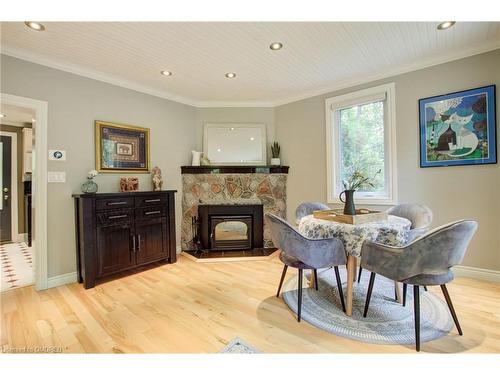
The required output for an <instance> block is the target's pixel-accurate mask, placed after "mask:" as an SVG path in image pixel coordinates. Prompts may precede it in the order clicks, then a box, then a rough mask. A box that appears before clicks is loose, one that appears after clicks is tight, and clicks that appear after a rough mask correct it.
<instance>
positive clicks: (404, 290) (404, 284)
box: [403, 283, 408, 306]
mask: <svg viewBox="0 0 500 375" xmlns="http://www.w3.org/2000/svg"><path fill="white" fill-rule="evenodd" d="M407 291H408V284H406V283H403V306H406V292H407Z"/></svg>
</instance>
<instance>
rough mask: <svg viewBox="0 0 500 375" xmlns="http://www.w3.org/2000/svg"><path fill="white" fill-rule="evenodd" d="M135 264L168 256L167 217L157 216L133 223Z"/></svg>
mask: <svg viewBox="0 0 500 375" xmlns="http://www.w3.org/2000/svg"><path fill="white" fill-rule="evenodd" d="M135 233H136V237H137V248H136V256H137V264H142V263H148V262H154V261H155V260H159V259H162V258H163V259H165V258H167V257H168V254H169V253H168V241H167V219H166V218H165V217H158V218H155V219H150V220H140V221H137V222H136V223H135Z"/></svg>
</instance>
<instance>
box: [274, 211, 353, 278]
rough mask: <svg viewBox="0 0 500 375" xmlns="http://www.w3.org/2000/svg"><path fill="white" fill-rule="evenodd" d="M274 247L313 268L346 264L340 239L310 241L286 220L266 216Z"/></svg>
mask: <svg viewBox="0 0 500 375" xmlns="http://www.w3.org/2000/svg"><path fill="white" fill-rule="evenodd" d="M265 218H266V222H267V224H268V225H269V229H270V232H271V239H272V240H273V243H274V246H276V247H277V248H279V249H280V250H281V251H283V252H284V253H285V254H287V255H289V256H292V257H294V258H297V259H298V260H300V261H301V262H302V263H304V264H307V265H309V266H311V267H312V268H323V267H329V266H332V265H339V264H345V263H346V255H345V250H344V245H343V244H342V242H341V241H340V240H339V239H338V238H327V239H309V238H306V237H304V236H303V235H302V234H300V233H299V232H298V231H297V230H296V229H295V228H294V227H292V226H291V225H290V224H289V223H288V222H287V221H286V220H284V219H282V218H280V217H278V216H276V215H274V214H270V213H266V214H265Z"/></svg>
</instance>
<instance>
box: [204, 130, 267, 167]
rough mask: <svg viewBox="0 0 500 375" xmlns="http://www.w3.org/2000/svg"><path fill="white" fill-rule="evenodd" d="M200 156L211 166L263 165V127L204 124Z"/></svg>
mask: <svg viewBox="0 0 500 375" xmlns="http://www.w3.org/2000/svg"><path fill="white" fill-rule="evenodd" d="M203 152H204V154H205V155H206V156H207V157H208V158H209V159H210V163H211V164H213V165H266V164H267V158H266V125H265V124H255V123H209V124H208V123H207V124H205V128H204V133H203Z"/></svg>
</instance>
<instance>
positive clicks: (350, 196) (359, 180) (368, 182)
mask: <svg viewBox="0 0 500 375" xmlns="http://www.w3.org/2000/svg"><path fill="white" fill-rule="evenodd" d="M381 172H382V170H381V169H379V170H378V171H377V172H376V173H375V174H374V175H373V177H372V178H370V177H366V175H365V174H364V173H363V172H362V171H360V170H359V169H355V170H354V172H353V173H352V174H351V175H350V176H349V178H348V179H347V180H344V179H342V185H343V186H344V191H343V192H341V193H340V194H339V199H340V201H341V202H342V203H344V214H346V215H356V207H355V206H354V192H355V191H356V190H358V189H359V188H363V187H366V186H370V187H373V186H374V185H373V181H374V180H375V177H377V175H378V174H379V173H381ZM342 194H344V195H345V200H343V199H342Z"/></svg>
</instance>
